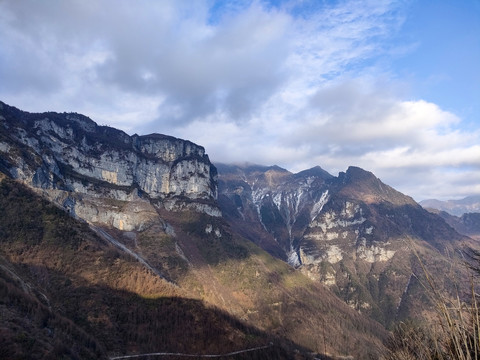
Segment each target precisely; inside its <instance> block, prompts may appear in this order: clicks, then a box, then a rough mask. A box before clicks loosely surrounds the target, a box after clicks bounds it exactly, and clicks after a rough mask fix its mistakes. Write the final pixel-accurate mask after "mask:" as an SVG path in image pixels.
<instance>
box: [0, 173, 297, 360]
mask: <svg viewBox="0 0 480 360" xmlns="http://www.w3.org/2000/svg"><path fill="white" fill-rule="evenodd" d="M0 215H1V219H3V220H2V221H1V222H0V233H1V234H2V237H1V239H2V240H1V242H0V256H1V257H0V260H1V261H0V280H1V282H0V283H1V287H0V289H1V293H0V294H1V296H0V311H1V314H2V324H1V326H0V331H1V333H2V347H1V348H2V350H1V351H2V353H1V354H2V358H3V357H5V358H17V357H21V356H22V354H23V356H28V358H32V359H34V358H38V359H40V358H42V359H43V358H52V359H57V358H60V357H62V356H66V357H68V358H74V359H88V358H106V357H107V354H123V353H132V352H139V353H145V352H153V351H159V350H161V351H165V352H183V353H193V354H195V353H206V354H211V353H214V354H215V353H227V352H230V351H233V350H237V349H243V348H249V347H254V346H259V345H265V344H269V342H270V341H274V342H275V343H278V341H277V340H276V339H275V338H274V337H272V336H268V335H266V334H265V333H263V332H261V331H259V330H257V329H255V328H253V327H251V326H248V325H246V324H245V323H244V322H241V321H239V320H236V319H234V318H233V317H231V316H230V315H228V314H227V313H226V312H223V311H221V310H219V309H216V308H213V307H211V306H207V304H205V303H204V302H202V301H200V300H196V299H193V298H191V297H189V296H188V295H187V293H186V292H185V291H184V290H182V289H180V288H178V287H176V286H173V285H171V284H169V283H168V282H165V281H164V280H162V279H160V278H159V277H158V276H156V275H155V274H154V273H153V272H151V271H148V270H147V269H146V268H145V267H144V266H143V265H142V264H141V263H139V262H137V261H136V260H135V259H134V258H133V257H131V256H128V255H126V254H125V253H122V252H121V251H119V250H118V249H116V248H115V247H113V246H111V245H110V244H108V243H107V242H105V241H104V240H102V239H101V238H99V237H98V236H97V235H96V234H95V233H94V232H93V231H91V230H90V229H89V228H88V226H87V225H86V224H84V223H79V222H77V221H75V220H74V219H72V218H71V217H69V216H68V215H67V214H66V213H64V212H63V211H62V210H59V209H58V208H57V207H55V206H52V205H51V204H49V203H48V202H46V201H44V200H42V199H40V198H38V197H36V196H35V195H33V194H32V193H30V191H28V190H27V189H25V188H23V187H22V186H19V185H18V184H16V183H14V182H12V181H10V180H3V181H2V182H1V183H0ZM185 339H189V341H184V340H185ZM212 339H215V340H214V341H212ZM285 344H287V343H285ZM285 344H283V345H282V343H280V344H278V345H275V346H272V347H271V348H269V349H268V350H267V349H266V350H263V351H262V353H261V354H260V355H258V356H260V357H262V356H267V357H268V356H273V358H277V357H278V358H290V356H291V355H289V354H288V353H289V351H290V350H288V348H285V346H286V345H285ZM287 345H288V344H287ZM247 358H248V357H247Z"/></svg>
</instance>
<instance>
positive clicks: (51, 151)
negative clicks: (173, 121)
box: [0, 102, 220, 231]
mask: <svg viewBox="0 0 480 360" xmlns="http://www.w3.org/2000/svg"><path fill="white" fill-rule="evenodd" d="M0 170H2V171H3V172H5V173H7V174H9V175H10V176H11V177H13V178H15V179H18V180H21V181H22V182H24V183H25V184H27V185H28V186H30V187H32V188H33V189H36V190H37V192H39V193H42V194H43V195H44V196H46V197H47V198H49V199H50V200H53V201H54V202H56V203H57V204H59V205H61V206H63V207H64V208H65V209H67V210H68V211H70V212H71V213H72V215H76V216H78V217H80V218H82V219H84V220H87V221H89V222H99V223H105V224H109V225H112V226H114V227H116V228H118V229H121V230H127V231H128V230H133V229H139V228H141V227H142V226H143V224H144V223H145V222H146V221H147V222H148V220H149V218H150V217H152V216H154V214H155V211H154V210H153V209H152V206H151V203H152V204H154V205H155V206H156V207H164V208H167V209H170V210H179V209H184V208H188V209H193V210H196V211H200V212H205V213H208V214H210V215H213V216H220V212H219V210H218V207H217V206H216V205H215V199H216V197H217V194H216V189H217V184H216V176H217V173H216V168H215V167H214V166H213V165H212V164H211V163H210V160H209V158H208V155H206V154H205V149H204V148H203V147H201V146H198V145H196V144H194V143H192V142H190V141H185V140H181V139H177V138H174V137H170V136H165V135H159V134H151V135H146V136H138V135H133V136H129V135H127V134H126V133H124V132H122V131H120V130H117V129H114V128H111V127H107V126H98V125H97V124H96V123H95V122H93V121H92V120H90V119H89V118H87V117H85V116H83V115H79V114H75V113H70V114H67V113H63V114H59V113H53V112H49V113H41V114H32V113H27V112H23V111H20V110H18V109H16V108H14V107H11V106H8V105H6V104H4V103H1V102H0ZM99 198H101V199H110V201H98V199H99Z"/></svg>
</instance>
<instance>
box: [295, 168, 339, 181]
mask: <svg viewBox="0 0 480 360" xmlns="http://www.w3.org/2000/svg"><path fill="white" fill-rule="evenodd" d="M304 176H307V177H308V176H315V177H319V178H321V179H323V180H328V179H331V178H333V175H331V174H330V173H328V172H327V171H325V170H324V169H322V168H321V167H320V166H314V167H312V168H310V169H307V170H303V171H300V172H298V173H296V174H295V177H304Z"/></svg>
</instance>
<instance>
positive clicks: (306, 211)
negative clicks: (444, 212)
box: [218, 165, 473, 326]
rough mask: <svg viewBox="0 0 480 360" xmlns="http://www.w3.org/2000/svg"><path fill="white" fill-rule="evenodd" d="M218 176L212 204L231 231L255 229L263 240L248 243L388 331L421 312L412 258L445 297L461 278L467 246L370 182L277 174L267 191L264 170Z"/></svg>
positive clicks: (423, 303) (363, 176) (353, 171)
mask: <svg viewBox="0 0 480 360" xmlns="http://www.w3.org/2000/svg"><path fill="white" fill-rule="evenodd" d="M218 168H219V200H220V204H221V207H222V211H223V212H224V213H228V214H229V217H228V220H229V221H230V222H232V223H240V224H242V226H243V227H246V228H249V229H257V232H258V233H259V234H261V235H260V236H257V235H256V233H254V232H252V231H250V233H249V234H247V233H245V235H246V236H247V237H250V238H252V240H254V241H255V239H254V238H255V237H257V238H267V239H269V241H270V243H269V245H270V244H271V243H273V244H274V245H270V246H269V247H265V248H266V249H267V250H269V251H270V252H271V253H272V254H274V255H276V254H277V252H278V249H281V250H283V251H284V254H280V255H279V257H281V258H282V257H283V258H285V257H288V261H289V262H290V264H292V265H294V266H296V267H298V268H299V269H300V270H301V271H302V272H303V273H305V274H306V275H307V276H309V277H310V278H311V279H313V280H315V281H319V282H322V283H323V284H325V285H327V286H329V287H330V288H331V289H332V290H333V291H334V292H335V293H336V294H337V295H339V296H340V297H341V298H343V299H344V301H346V302H347V304H349V305H350V306H351V307H353V308H354V309H356V310H358V311H361V312H362V313H365V314H368V315H370V316H372V317H373V318H374V319H376V320H378V321H380V322H381V323H383V324H385V325H386V326H389V325H391V324H392V323H393V322H394V321H397V320H401V319H405V318H407V317H410V316H415V315H418V314H419V313H420V312H421V311H422V310H424V309H426V308H427V307H428V306H427V305H428V299H426V298H423V300H419V299H421V298H422V297H421V296H417V297H415V296H414V295H418V293H417V294H416V292H418V291H419V289H420V288H421V287H420V285H419V284H418V283H417V279H419V278H421V275H422V272H421V267H420V266H419V263H418V259H417V256H416V255H415V252H414V251H413V249H414V248H415V249H416V252H417V253H419V254H421V256H422V257H423V261H424V263H428V265H429V266H430V269H431V271H432V272H433V274H435V275H436V276H438V277H439V283H441V284H442V285H443V286H445V287H446V288H449V289H453V287H452V284H451V283H449V282H450V280H451V279H455V278H456V276H455V275H454V274H461V273H462V271H464V270H463V268H462V266H461V265H458V264H457V265H454V264H453V265H452V262H453V263H454V262H455V261H456V260H455V259H457V258H458V256H457V255H459V253H458V251H459V250H461V249H463V248H465V247H467V246H472V245H473V244H472V242H471V241H470V240H469V239H468V238H466V237H464V236H461V235H459V234H458V233H457V232H455V231H454V230H453V229H452V228H451V227H450V226H449V225H447V224H446V223H445V221H443V219H441V218H440V217H438V216H436V215H434V214H431V213H429V212H427V211H425V210H424V209H423V208H422V207H421V206H419V205H418V204H417V203H415V201H414V200H413V199H411V198H410V197H408V196H405V195H403V194H401V193H399V192H398V191H396V190H394V189H393V188H391V187H390V186H388V185H386V184H384V183H382V182H381V181H380V180H379V179H378V178H376V177H375V176H374V175H373V174H372V173H370V172H367V171H365V170H362V169H360V168H356V167H350V168H349V169H348V170H347V171H346V172H345V173H340V174H339V176H338V177H333V176H331V175H329V174H326V173H325V172H324V171H323V170H321V169H319V168H314V169H311V170H308V171H305V172H302V173H299V174H291V173H289V172H287V171H286V170H282V171H281V172H280V175H281V176H279V175H277V176H276V177H274V179H275V180H276V181H267V179H269V178H272V176H271V175H270V174H269V173H271V172H272V171H273V170H272V169H271V168H263V169H262V168H259V167H258V166H257V167H253V168H251V167H232V166H230V167H227V166H223V165H219V166H218ZM276 172H278V170H276ZM255 210H256V211H255ZM255 215H256V217H255ZM275 244H276V247H275ZM260 245H262V244H261V243H260ZM272 249H274V251H272ZM444 269H451V271H452V273H451V275H452V276H451V277H450V278H449V277H448V276H447V277H446V276H445V275H448V274H446V273H445V270H444ZM459 277H460V278H461V276H459Z"/></svg>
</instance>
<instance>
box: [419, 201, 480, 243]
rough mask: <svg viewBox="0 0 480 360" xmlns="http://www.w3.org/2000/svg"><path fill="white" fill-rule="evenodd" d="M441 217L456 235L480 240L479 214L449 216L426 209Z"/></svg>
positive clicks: (443, 212)
mask: <svg viewBox="0 0 480 360" xmlns="http://www.w3.org/2000/svg"><path fill="white" fill-rule="evenodd" d="M428 211H430V212H432V213H434V214H437V215H439V216H440V217H442V218H443V219H444V220H445V221H446V222H447V224H449V225H450V226H451V227H453V228H454V229H455V230H456V231H457V232H458V233H460V234H463V235H466V236H469V237H471V238H473V239H476V240H480V213H465V214H463V215H462V216H455V215H451V214H449V213H448V212H446V211H440V210H436V209H431V208H430V209H428Z"/></svg>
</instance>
